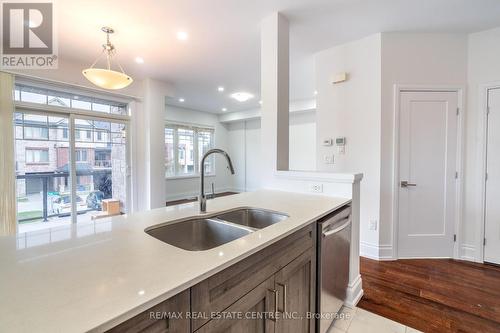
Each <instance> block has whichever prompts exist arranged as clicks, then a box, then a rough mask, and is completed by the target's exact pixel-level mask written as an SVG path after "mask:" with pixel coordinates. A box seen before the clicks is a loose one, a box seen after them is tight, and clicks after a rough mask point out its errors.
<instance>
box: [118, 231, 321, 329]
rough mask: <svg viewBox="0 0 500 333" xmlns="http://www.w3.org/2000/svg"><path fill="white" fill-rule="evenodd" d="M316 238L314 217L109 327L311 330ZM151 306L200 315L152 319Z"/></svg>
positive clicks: (152, 309)
mask: <svg viewBox="0 0 500 333" xmlns="http://www.w3.org/2000/svg"><path fill="white" fill-rule="evenodd" d="M315 244H316V224H315V223H313V224H311V225H309V226H307V227H304V228H303V229H301V230H298V231H297V232H295V233H293V234H291V235H289V236H287V237H285V238H284V239H282V240H280V241H278V242H276V243H274V244H272V245H270V246H268V247H266V248H264V249H263V250H261V251H259V252H257V253H255V254H253V255H251V256H250V257H248V258H246V259H244V260H242V261H240V262H238V263H236V264H234V265H233V266H230V267H228V268H226V269H224V270H223V271H221V272H219V273H217V274H215V275H213V276H211V277H209V278H207V279H206V280H204V281H202V282H200V283H198V284H197V285H195V286H193V287H191V288H190V289H189V290H186V291H184V292H183V293H181V294H179V295H177V296H175V297H173V298H171V299H169V300H167V301H165V302H163V303H160V304H159V305H157V306H155V307H153V308H151V309H150V310H148V311H145V312H143V313H141V314H140V315H138V316H136V317H134V318H132V319H130V320H128V321H126V322H124V323H122V324H120V325H119V326H117V327H115V328H114V329H112V330H111V332H168V333H172V332H173V333H178V332H179V333H180V332H182V333H184V332H197V333H208V332H210V333H212V332H238V333H240V332H242V333H246V332H248V333H254V332H267V333H269V332H277V333H295V332H296V333H307V332H309V333H313V332H314V330H315V321H314V320H312V319H308V318H307V314H308V313H309V312H314V311H315V281H316V275H315V272H316V245H315ZM151 311H164V312H178V311H180V312H183V313H184V314H187V313H188V312H190V313H191V314H197V315H196V316H195V318H194V317H193V319H187V318H189V316H187V315H184V316H183V318H182V319H170V320H166V319H163V320H153V319H150V312H151ZM198 314H203V315H201V316H199V315H198Z"/></svg>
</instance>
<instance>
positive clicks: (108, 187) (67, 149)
mask: <svg viewBox="0 0 500 333" xmlns="http://www.w3.org/2000/svg"><path fill="white" fill-rule="evenodd" d="M14 126H15V135H16V150H15V152H16V179H17V220H18V231H19V232H27V231H33V230H39V229H45V228H52V227H57V226H60V225H64V224H69V223H75V222H85V221H91V220H95V219H99V218H101V217H103V216H109V215H117V214H122V213H125V212H127V210H128V206H129V203H128V197H129V195H128V187H129V186H128V179H129V177H128V170H129V169H128V160H129V153H128V145H127V127H128V123H127V122H126V121H119V120H112V119H108V118H100V117H93V116H81V115H75V114H71V113H70V114H67V115H64V114H54V113H50V112H17V113H16V114H15V123H14Z"/></svg>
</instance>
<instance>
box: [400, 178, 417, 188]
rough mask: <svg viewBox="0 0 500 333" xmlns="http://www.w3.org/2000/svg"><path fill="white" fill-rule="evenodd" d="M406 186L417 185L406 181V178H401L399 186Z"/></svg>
mask: <svg viewBox="0 0 500 333" xmlns="http://www.w3.org/2000/svg"><path fill="white" fill-rule="evenodd" d="M408 186H417V184H413V183H408V181H407V180H402V181H401V187H408Z"/></svg>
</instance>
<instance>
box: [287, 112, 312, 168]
mask: <svg viewBox="0 0 500 333" xmlns="http://www.w3.org/2000/svg"><path fill="white" fill-rule="evenodd" d="M289 123H290V133H289V135H290V139H289V145H290V148H289V150H290V156H289V158H290V170H302V171H311V170H316V112H298V113H290V120H289Z"/></svg>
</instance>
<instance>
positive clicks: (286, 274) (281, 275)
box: [275, 249, 316, 333]
mask: <svg viewBox="0 0 500 333" xmlns="http://www.w3.org/2000/svg"><path fill="white" fill-rule="evenodd" d="M315 257H316V255H315V252H314V251H313V250H312V249H310V250H308V251H306V252H304V253H303V254H302V255H300V256H299V257H298V258H297V259H295V260H293V261H292V262H291V263H289V264H288V265H287V266H285V267H284V268H283V269H281V270H280V271H279V272H277V273H276V275H275V289H276V290H277V291H278V295H279V297H278V312H279V316H278V320H277V322H276V332H278V333H305V332H310V333H313V332H314V327H315V320H314V319H307V314H308V312H314V310H315V304H314V303H315V299H316V297H315V280H316V277H315V273H314V271H315V268H314V267H315Z"/></svg>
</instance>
